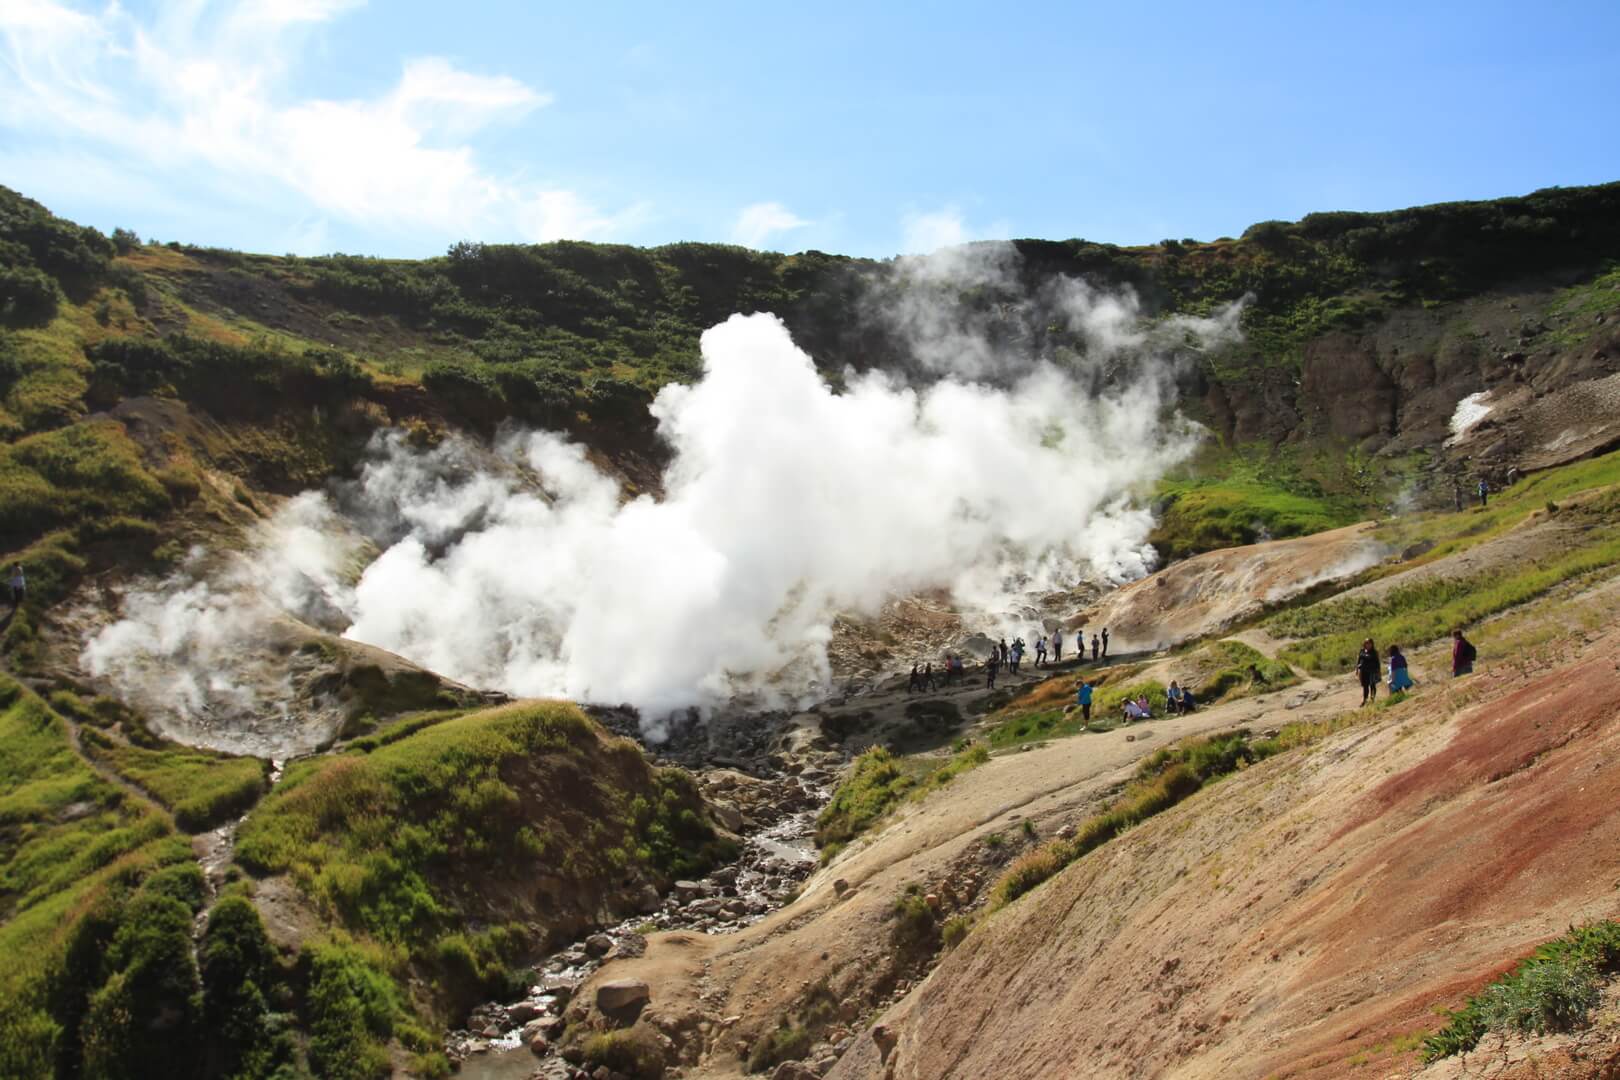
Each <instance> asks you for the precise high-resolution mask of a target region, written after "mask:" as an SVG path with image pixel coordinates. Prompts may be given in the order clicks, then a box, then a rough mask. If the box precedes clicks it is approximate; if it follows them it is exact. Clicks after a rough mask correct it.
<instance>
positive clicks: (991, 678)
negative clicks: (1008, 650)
mask: <svg viewBox="0 0 1620 1080" xmlns="http://www.w3.org/2000/svg"><path fill="white" fill-rule="evenodd" d="M1000 666H1001V656H1000V654H999V653H997V652H996V650H995V649H991V650H990V659H988V660H986V661H985V662H984V688H985V689H986V690H994V689H995V688H996V669H997V668H999V667H1000Z"/></svg>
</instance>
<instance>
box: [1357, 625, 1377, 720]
mask: <svg viewBox="0 0 1620 1080" xmlns="http://www.w3.org/2000/svg"><path fill="white" fill-rule="evenodd" d="M1378 668H1379V663H1378V650H1377V649H1376V648H1375V647H1374V646H1373V639H1372V638H1368V639H1366V640H1365V641H1363V642H1362V643H1361V652H1360V654H1359V655H1358V656H1357V657H1356V675H1357V676H1359V677H1360V679H1361V703H1362V704H1363V705H1365V704H1367V703H1368V702H1369V701H1372V700H1373V699H1374V698H1376V697H1377V696H1378V676H1379V674H1380V672H1379V670H1378Z"/></svg>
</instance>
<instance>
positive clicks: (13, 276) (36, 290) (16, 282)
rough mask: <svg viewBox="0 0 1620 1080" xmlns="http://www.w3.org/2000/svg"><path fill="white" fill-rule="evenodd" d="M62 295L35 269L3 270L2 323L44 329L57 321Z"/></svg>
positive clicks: (0, 285)
mask: <svg viewBox="0 0 1620 1080" xmlns="http://www.w3.org/2000/svg"><path fill="white" fill-rule="evenodd" d="M61 302H62V293H61V291H60V290H59V289H57V287H56V282H55V280H53V279H52V278H51V276H50V275H49V274H47V273H45V272H44V271H43V270H37V269H35V268H34V267H32V266H7V267H0V323H4V324H5V325H7V326H44V325H45V324H46V323H48V322H50V321H51V320H52V319H54V318H56V309H57V306H58V305H59V304H60V303H61Z"/></svg>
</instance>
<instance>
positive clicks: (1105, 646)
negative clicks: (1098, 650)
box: [1102, 626, 1108, 660]
mask: <svg viewBox="0 0 1620 1080" xmlns="http://www.w3.org/2000/svg"><path fill="white" fill-rule="evenodd" d="M1102 641H1103V659H1104V660H1106V659H1108V627H1106V626H1105V627H1103V632H1102Z"/></svg>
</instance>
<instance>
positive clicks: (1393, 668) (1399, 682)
mask: <svg viewBox="0 0 1620 1080" xmlns="http://www.w3.org/2000/svg"><path fill="white" fill-rule="evenodd" d="M1410 689H1412V673H1411V672H1410V671H1408V670H1407V668H1406V656H1405V655H1404V654H1403V653H1402V652H1401V647H1400V646H1399V645H1391V646H1390V647H1389V692H1390V693H1391V694H1399V693H1400V692H1401V691H1403V690H1410Z"/></svg>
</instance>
